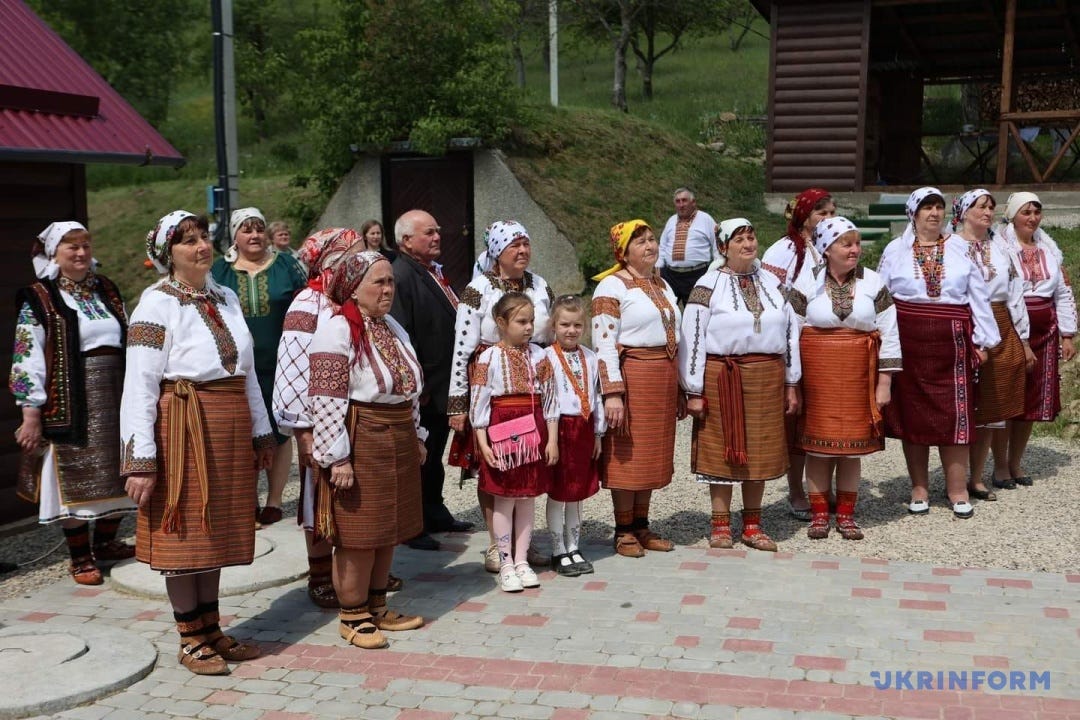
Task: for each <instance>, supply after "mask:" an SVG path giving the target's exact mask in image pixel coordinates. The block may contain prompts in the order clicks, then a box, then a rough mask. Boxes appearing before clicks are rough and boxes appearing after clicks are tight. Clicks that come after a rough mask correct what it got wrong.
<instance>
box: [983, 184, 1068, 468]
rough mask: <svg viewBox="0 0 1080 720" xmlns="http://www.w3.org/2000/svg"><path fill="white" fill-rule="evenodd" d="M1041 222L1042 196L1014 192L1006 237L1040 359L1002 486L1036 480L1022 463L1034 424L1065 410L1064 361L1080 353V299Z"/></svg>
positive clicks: (1016, 424) (1013, 429) (1013, 427)
mask: <svg viewBox="0 0 1080 720" xmlns="http://www.w3.org/2000/svg"><path fill="white" fill-rule="evenodd" d="M1041 224H1042V202H1041V201H1040V200H1039V196H1038V195H1036V194H1035V193H1030V192H1018V193H1013V194H1012V195H1010V196H1009V201H1008V203H1007V204H1006V208H1005V225H1004V226H1003V227H1002V228H1001V236H1002V240H1003V242H1004V243H1005V246H1006V248H1008V250H1009V255H1010V259H1011V260H1012V264H1013V268H1014V269H1015V271H1016V274H1017V275H1019V276H1020V279H1021V280H1022V282H1023V288H1024V302H1025V304H1026V305H1027V310H1028V317H1029V319H1030V324H1031V329H1030V338H1029V340H1030V345H1031V350H1032V352H1033V353H1034V355H1035V362H1034V367H1033V368H1032V370H1031V371H1030V372H1029V374H1028V382H1027V389H1026V392H1025V395H1024V409H1023V412H1022V413H1020V414H1019V415H1017V416H1016V417H1015V418H1013V420H1012V422H1010V423H1009V452H1008V464H1009V475H1010V478H1009V480H1008V481H1006V482H1003V483H997V482H995V483H994V484H995V486H997V487H999V488H1006V489H1009V488H1013V487H1015V486H1016V485H1026V486H1030V485H1032V484H1033V480H1032V479H1031V476H1030V475H1028V474H1027V473H1026V472H1024V469H1023V465H1022V463H1023V459H1024V452H1025V451H1026V450H1027V445H1028V441H1029V440H1030V439H1031V429H1032V426H1033V423H1035V422H1051V421H1053V420H1054V419H1055V418H1056V417H1057V415H1058V413H1059V412H1061V376H1060V374H1059V369H1058V362H1059V360H1062V361H1064V362H1069V361H1070V360H1072V359H1073V358H1074V357H1076V347H1075V345H1074V343H1073V336H1074V335H1076V325H1077V322H1076V298H1075V296H1074V295H1073V290H1072V286H1071V284H1070V283H1069V275H1068V273H1067V272H1066V270H1065V259H1064V256H1063V255H1062V254H1061V249H1060V248H1058V246H1057V243H1055V242H1054V239H1053V238H1051V237H1050V236H1049V235H1048V234H1047V233H1046V231H1045V230H1043V229H1042V228H1041V227H1039V226H1040V225H1041ZM996 462H997V458H996V457H995V463H996Z"/></svg>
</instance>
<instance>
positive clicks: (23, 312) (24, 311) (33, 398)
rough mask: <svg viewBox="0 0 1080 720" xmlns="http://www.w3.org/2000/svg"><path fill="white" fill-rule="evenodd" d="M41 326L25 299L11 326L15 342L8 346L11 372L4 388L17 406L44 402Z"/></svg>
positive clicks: (44, 374) (34, 405)
mask: <svg viewBox="0 0 1080 720" xmlns="http://www.w3.org/2000/svg"><path fill="white" fill-rule="evenodd" d="M44 345H45V328H44V327H43V326H42V325H41V323H39V322H38V320H37V317H36V316H35V315H34V313H33V311H31V309H30V305H29V304H28V303H23V306H22V307H21V308H20V309H19V318H18V321H17V324H16V326H15V344H14V346H13V347H12V350H11V375H10V377H9V379H8V389H9V390H10V391H11V394H12V395H14V396H15V402H16V404H17V405H19V406H20V407H22V406H30V407H41V406H42V405H44V404H45V401H46V399H47V398H46V394H45V376H46V369H45V347H44Z"/></svg>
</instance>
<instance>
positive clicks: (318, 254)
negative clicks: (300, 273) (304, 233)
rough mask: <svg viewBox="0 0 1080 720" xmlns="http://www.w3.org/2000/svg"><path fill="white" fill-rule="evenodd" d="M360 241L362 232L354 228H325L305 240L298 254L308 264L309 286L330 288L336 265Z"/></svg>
mask: <svg viewBox="0 0 1080 720" xmlns="http://www.w3.org/2000/svg"><path fill="white" fill-rule="evenodd" d="M358 242H360V234H359V233H358V232H356V231H355V230H353V229H352V228H325V229H323V230H319V231H318V232H316V233H314V234H312V235H311V237H309V238H307V239H306V240H304V242H303V243H302V244H301V245H300V250H299V251H298V252H297V256H298V257H299V258H300V262H302V263H304V265H306V266H307V269H308V287H310V288H312V289H313V290H317V291H319V292H322V291H323V289H324V288H328V287H329V286H330V280H331V279H332V278H333V276H334V267H335V265H336V264H337V262H338V261H339V260H341V258H342V256H343V255H344V254H345V251H346V250H348V249H349V248H351V247H352V246H353V245H355V244H356V243H358Z"/></svg>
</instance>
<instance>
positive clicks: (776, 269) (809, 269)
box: [761, 235, 824, 287]
mask: <svg viewBox="0 0 1080 720" xmlns="http://www.w3.org/2000/svg"><path fill="white" fill-rule="evenodd" d="M803 255H804V256H805V259H804V260H803V264H802V267H801V268H799V277H795V262H796V260H798V258H799V253H798V252H797V251H796V250H795V242H794V241H793V240H792V239H791V237H790V236H788V235H785V236H784V237H782V238H780V239H779V240H777V241H776V242H774V243H773V244H772V245H770V246H769V249H768V250H766V251H765V254H764V255H762V256H761V266H762V267H763V268H765V269H766V270H768V271H769V272H771V273H772V274H773V275H775V276H776V277H777V279H779V280H780V284H781V285H783V286H784V287H791V286H793V285H794V284H795V283H796V282H797V281H798V280H799V278H801V277H803V276H805V275H812V274H813V270H814V268H816V267H817V266H818V265H820V264H821V263H823V262H824V258H822V257H821V253H819V252H818V251H817V248H815V247H814V243H812V242H810V241H809V240H807V241H806V249H805V250H804V251H803Z"/></svg>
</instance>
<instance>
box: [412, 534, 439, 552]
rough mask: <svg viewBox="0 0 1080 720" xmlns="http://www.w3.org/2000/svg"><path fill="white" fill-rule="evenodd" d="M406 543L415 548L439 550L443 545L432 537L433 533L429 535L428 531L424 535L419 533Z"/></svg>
mask: <svg viewBox="0 0 1080 720" xmlns="http://www.w3.org/2000/svg"><path fill="white" fill-rule="evenodd" d="M405 544H406V545H408V546H409V547H411V548H412V549H413V550H438V549H439V548H440V547H441V545H439V541H438V540H436V539H435V538H433V537H431V535H428V534H427V533H424V534H423V535H417V536H416V537H414V538H413V539H412V540H410V541H409V542H407V543H405Z"/></svg>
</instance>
